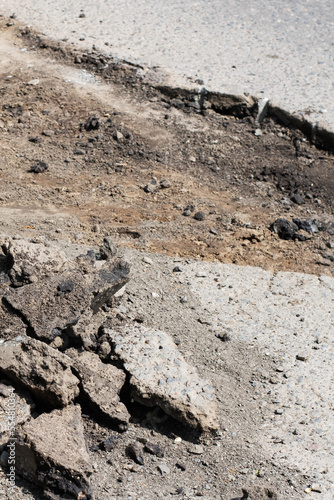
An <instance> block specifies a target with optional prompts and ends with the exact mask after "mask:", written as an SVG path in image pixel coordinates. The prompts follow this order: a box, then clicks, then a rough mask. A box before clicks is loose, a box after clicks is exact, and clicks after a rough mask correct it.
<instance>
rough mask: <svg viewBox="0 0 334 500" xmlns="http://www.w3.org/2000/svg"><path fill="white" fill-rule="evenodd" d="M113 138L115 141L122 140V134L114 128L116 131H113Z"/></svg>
mask: <svg viewBox="0 0 334 500" xmlns="http://www.w3.org/2000/svg"><path fill="white" fill-rule="evenodd" d="M113 138H114V139H115V141H117V142H122V141H123V139H124V135H123V134H122V132H119V131H118V130H116V132H114V135H113Z"/></svg>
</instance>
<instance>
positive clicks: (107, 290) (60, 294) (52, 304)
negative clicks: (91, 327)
mask: <svg viewBox="0 0 334 500" xmlns="http://www.w3.org/2000/svg"><path fill="white" fill-rule="evenodd" d="M129 274H130V268H129V265H128V264H127V263H125V262H122V261H118V262H116V263H115V264H114V265H113V266H112V267H108V266H104V267H102V268H101V269H99V270H94V271H92V272H91V273H88V274H83V273H82V272H81V271H80V270H76V271H67V272H65V273H63V274H61V275H58V276H53V277H51V278H46V279H44V280H41V281H39V282H38V283H32V284H30V285H27V286H25V287H24V288H20V289H16V290H10V291H9V292H8V293H7V294H6V296H5V297H4V298H3V300H4V303H5V304H7V306H9V307H10V308H12V310H14V311H16V312H17V313H18V314H19V315H20V316H21V317H22V318H23V319H24V320H25V322H26V324H27V325H28V326H29V327H30V328H31V329H32V330H33V335H34V336H37V337H38V338H39V339H43V340H46V341H52V340H53V339H55V338H56V337H57V336H59V335H61V334H62V333H63V332H64V331H66V332H67V331H68V330H69V333H70V334H71V333H72V336H76V332H75V331H74V330H73V327H74V325H76V324H77V323H78V322H79V320H80V318H81V317H82V316H83V315H85V317H86V318H87V316H91V315H93V314H95V313H96V312H97V311H98V310H99V308H100V307H101V306H102V305H103V304H104V303H107V302H108V301H110V300H111V298H112V297H113V295H115V293H116V292H118V291H119V290H120V289H121V288H122V287H124V285H125V284H126V283H127V282H128V281H129ZM65 285H66V286H65Z"/></svg>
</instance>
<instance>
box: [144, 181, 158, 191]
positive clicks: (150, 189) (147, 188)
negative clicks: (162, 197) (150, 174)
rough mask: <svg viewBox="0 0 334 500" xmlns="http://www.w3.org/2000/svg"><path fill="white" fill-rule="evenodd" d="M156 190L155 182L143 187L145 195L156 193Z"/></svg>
mask: <svg viewBox="0 0 334 500" xmlns="http://www.w3.org/2000/svg"><path fill="white" fill-rule="evenodd" d="M157 189H158V186H157V184H156V182H149V183H148V184H146V186H145V187H144V191H145V193H156V192H157Z"/></svg>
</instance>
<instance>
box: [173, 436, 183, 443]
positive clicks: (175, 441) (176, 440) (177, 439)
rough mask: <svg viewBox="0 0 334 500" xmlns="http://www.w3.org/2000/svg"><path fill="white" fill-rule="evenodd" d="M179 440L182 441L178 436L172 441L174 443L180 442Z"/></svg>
mask: <svg viewBox="0 0 334 500" xmlns="http://www.w3.org/2000/svg"><path fill="white" fill-rule="evenodd" d="M181 442H182V438H180V437H179V436H178V437H176V438H175V439H174V443H176V444H178V443H181Z"/></svg>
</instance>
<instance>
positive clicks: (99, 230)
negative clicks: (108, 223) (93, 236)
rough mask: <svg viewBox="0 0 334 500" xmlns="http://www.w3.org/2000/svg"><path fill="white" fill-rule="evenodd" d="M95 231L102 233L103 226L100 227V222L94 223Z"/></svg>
mask: <svg viewBox="0 0 334 500" xmlns="http://www.w3.org/2000/svg"><path fill="white" fill-rule="evenodd" d="M93 232H94V233H100V232H101V228H100V225H99V224H94V226H93Z"/></svg>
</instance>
